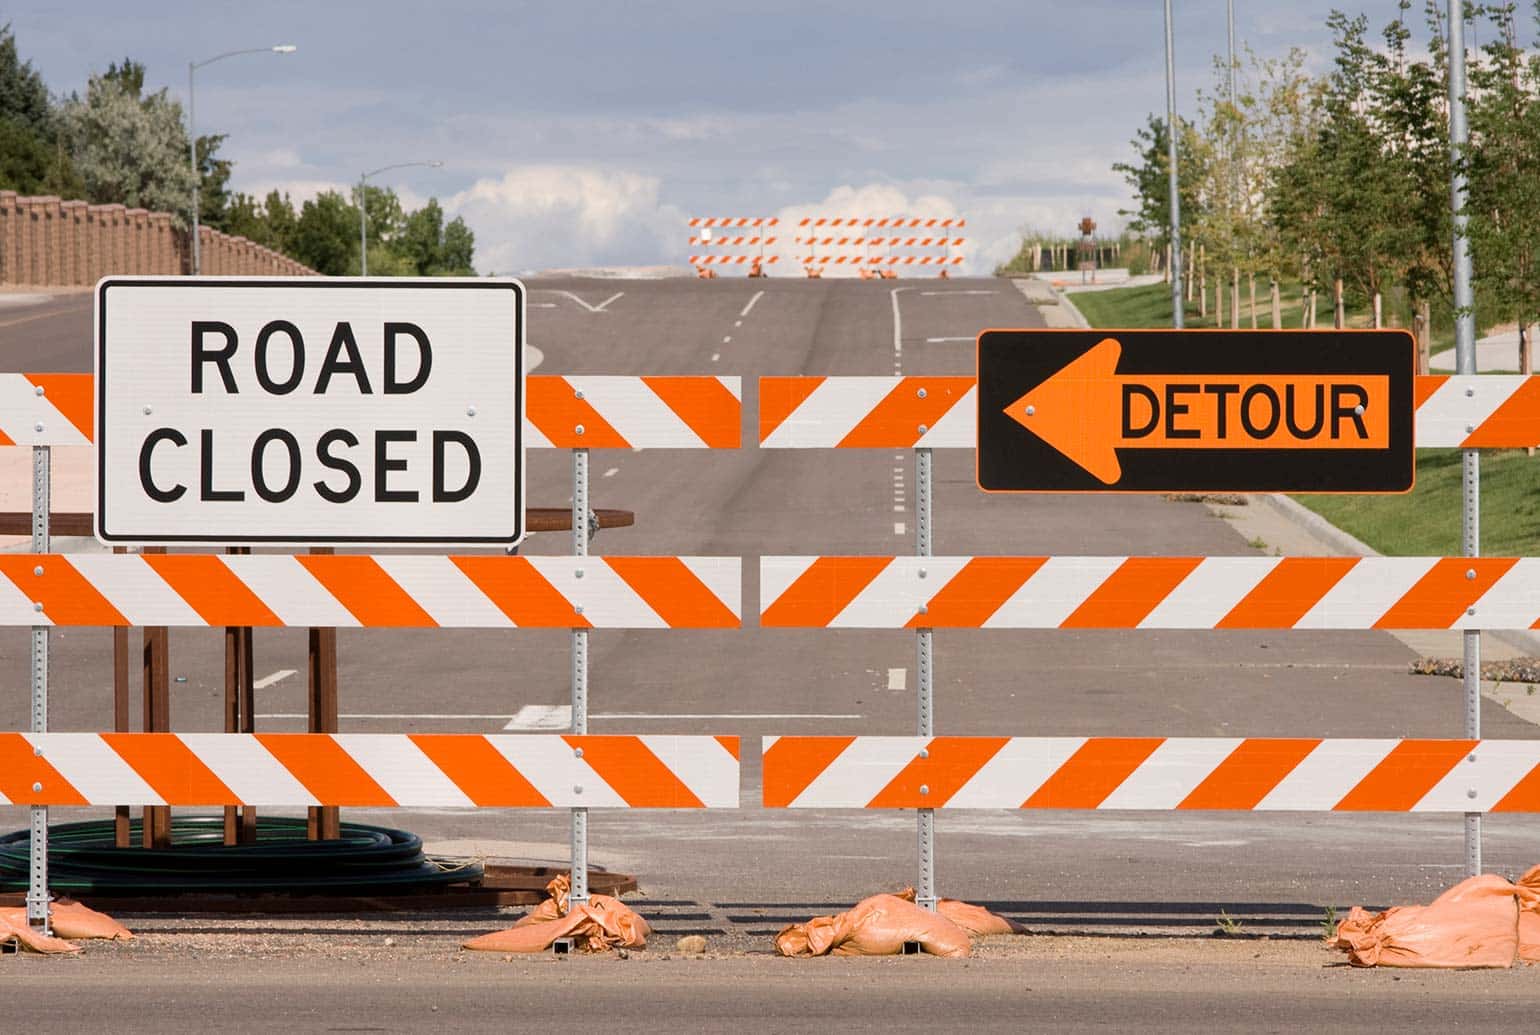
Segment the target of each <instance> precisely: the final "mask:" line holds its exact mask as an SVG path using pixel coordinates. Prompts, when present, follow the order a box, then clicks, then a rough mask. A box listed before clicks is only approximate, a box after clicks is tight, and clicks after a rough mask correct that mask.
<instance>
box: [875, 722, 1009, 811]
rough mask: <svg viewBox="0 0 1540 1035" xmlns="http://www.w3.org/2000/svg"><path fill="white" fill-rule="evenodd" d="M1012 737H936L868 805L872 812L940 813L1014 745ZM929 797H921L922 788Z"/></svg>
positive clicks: (923, 795) (924, 795)
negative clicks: (925, 810)
mask: <svg viewBox="0 0 1540 1035" xmlns="http://www.w3.org/2000/svg"><path fill="white" fill-rule="evenodd" d="M1010 739H1011V738H1009V737H932V738H931V740H930V743H929V744H927V745H926V755H927V756H928V757H925V758H921V757H919V756H918V755H916V756H915V758H914V760H913V761H912V762H910V763H909V764H908V765H906V766H904V768H903V769H901V770H900V771H899V773H898V775H897V776H895V777H893V779H892V780H890V781H888V785H887V786H886V787H884V788H883V789H882V790H881V791H878V792H877V796H876V797H875V798H873V799H872V800H871V801H870V802H869V803H868V804H867V806H866V807H867V808H869V809H918V808H931V809H939V808H941V807H942V806H943V805H945V804H946V803H947V802H948V801H950V800H951V799H952V795H954V794H956V793H957V792H958V790H959V789H960V788H961V787H962V785H963V784H965V783H967V782H968V781H969V780H971V779H973V778H974V777H975V776H977V775H978V772H979V770H980V769H982V768H983V767H984V764H985V763H986V762H988V761H989V760H990V759H991V758H994V757H995V755H997V754H999V753H1000V749H1001V748H1003V747H1005V745H1006V744H1007V743H1008V742H1009V741H1010ZM921 786H923V787H925V790H926V793H925V794H921V793H920V787H921Z"/></svg>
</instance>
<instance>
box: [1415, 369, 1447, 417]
mask: <svg viewBox="0 0 1540 1035" xmlns="http://www.w3.org/2000/svg"><path fill="white" fill-rule="evenodd" d="M1448 380H1449V375H1448V374H1421V375H1419V376H1417V377H1416V378H1414V379H1413V381H1412V393H1413V402H1412V408H1413V409H1417V408H1418V407H1420V406H1422V404H1423V403H1425V402H1427V401H1428V400H1429V399H1431V398H1433V395H1434V393H1435V392H1437V391H1438V390H1439V389H1440V388H1442V387H1444V382H1445V381H1448Z"/></svg>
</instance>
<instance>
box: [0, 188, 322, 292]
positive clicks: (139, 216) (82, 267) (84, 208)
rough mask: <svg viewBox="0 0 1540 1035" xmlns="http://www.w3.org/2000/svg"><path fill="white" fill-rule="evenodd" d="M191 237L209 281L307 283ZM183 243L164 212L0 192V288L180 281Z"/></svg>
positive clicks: (291, 266)
mask: <svg viewBox="0 0 1540 1035" xmlns="http://www.w3.org/2000/svg"><path fill="white" fill-rule="evenodd" d="M198 229H199V233H198V237H199V241H200V242H201V245H202V247H201V249H200V250H201V257H202V265H203V272H204V273H206V274H209V275H211V276H243V277H250V276H257V277H262V276H268V277H272V276H281V277H293V276H306V275H309V276H314V275H315V271H314V270H312V269H309V268H308V267H306V266H302V265H300V264H299V263H297V262H295V261H294V260H293V259H291V258H289V257H288V256H285V255H280V254H278V253H277V252H275V251H273V250H272V249H271V248H264V247H262V246H261V245H259V244H256V243H254V242H252V241H248V240H247V239H246V238H244V237H234V236H232V235H230V234H225V233H220V232H219V231H218V230H211V229H209V228H208V227H206V226H204V227H199V228H198ZM188 241H189V235H188V233H187V231H185V230H178V229H177V228H176V227H175V226H173V225H172V223H171V215H170V213H167V212H148V211H146V210H144V209H142V208H125V207H124V206H122V205H90V204H87V203H86V202H84V201H64V200H62V199H60V198H55V197H50V196H42V197H32V198H24V197H21V196H19V195H18V194H17V193H16V192H15V191H9V190H0V284H5V285H26V286H38V287H69V286H90V285H92V284H95V283H96V282H97V281H98V280H100V279H101V278H102V277H105V276H107V275H108V274H114V273H128V274H132V273H147V274H171V275H175V274H182V273H187V272H189V271H190V269H191V265H192V256H191V255H190V254H189V251H190V250H189V247H188Z"/></svg>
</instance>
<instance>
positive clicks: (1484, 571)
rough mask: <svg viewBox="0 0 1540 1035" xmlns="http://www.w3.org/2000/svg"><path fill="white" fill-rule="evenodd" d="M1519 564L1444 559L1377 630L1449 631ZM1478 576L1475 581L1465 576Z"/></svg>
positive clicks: (1486, 559)
mask: <svg viewBox="0 0 1540 1035" xmlns="http://www.w3.org/2000/svg"><path fill="white" fill-rule="evenodd" d="M1517 563H1518V561H1517V560H1515V559H1514V558H1512V557H1481V558H1476V557H1445V558H1443V559H1441V560H1439V561H1438V562H1437V563H1436V564H1434V565H1433V567H1431V568H1429V569H1428V572H1427V574H1426V575H1424V576H1423V577H1422V578H1420V579H1418V580H1417V584H1416V585H1414V586H1413V587H1412V588H1411V589H1409V590H1407V591H1406V593H1405V594H1403V595H1402V597H1401V599H1400V600H1397V601H1396V602H1395V603H1394V604H1393V605H1391V607H1390V610H1388V611H1386V612H1385V613H1384V614H1383V615H1381V616H1380V619H1379V621H1377V622H1375V623H1374V627H1375V628H1376V629H1447V628H1449V626H1451V625H1453V624H1454V623H1455V622H1456V621H1457V620H1458V619H1459V617H1460V616H1461V615H1463V614H1464V613H1465V609H1466V608H1468V607H1470V606H1471V605H1472V604H1474V603H1475V602H1476V601H1477V599H1479V598H1480V597H1481V595H1482V594H1483V593H1485V592H1486V591H1487V590H1489V589H1491V588H1492V584H1493V583H1494V582H1496V581H1497V580H1498V579H1500V578H1502V577H1503V576H1504V575H1505V574H1507V573H1508V569H1510V568H1512V567H1513V566H1514V565H1515V564H1517ZM1471 571H1473V572H1475V573H1476V577H1475V578H1473V579H1470V578H1466V577H1465V573H1466V572H1471Z"/></svg>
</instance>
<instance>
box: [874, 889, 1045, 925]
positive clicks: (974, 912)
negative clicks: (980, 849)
mask: <svg viewBox="0 0 1540 1035" xmlns="http://www.w3.org/2000/svg"><path fill="white" fill-rule="evenodd" d="M898 897H899V898H901V899H903V900H904V901H905V902H913V901H914V899H915V893H914V889H913V888H905V889H904V890H903V891H900V892H899V893H898ZM936 912H938V913H940V914H941V915H942V916H944V917H946V918H947V919H948V920H950V921H952V923H954V924H956V925H957V926H958V927H961V928H962V929H963V930H964V931H967V932H968V933H969V934H972V935H986V934H1026V933H1027V929H1026V928H1025V927H1023V926H1022V925H1021V924H1018V923H1017V922H1016V921H1014V920H1010V919H1007V918H1006V917H1003V916H1001V915H1000V914H998V913H991V912H990V911H989V910H987V909H985V908H984V907H983V906H975V905H973V904H972V903H971V902H960V901H958V900H957V899H955V898H943V899H937V900H936Z"/></svg>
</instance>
